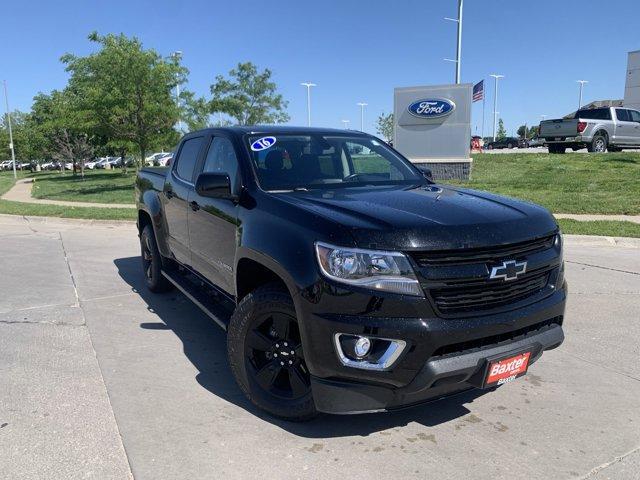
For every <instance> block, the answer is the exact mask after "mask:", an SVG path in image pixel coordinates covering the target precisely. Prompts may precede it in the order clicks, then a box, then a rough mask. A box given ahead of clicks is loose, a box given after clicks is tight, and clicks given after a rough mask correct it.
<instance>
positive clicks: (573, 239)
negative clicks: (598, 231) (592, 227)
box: [562, 234, 640, 248]
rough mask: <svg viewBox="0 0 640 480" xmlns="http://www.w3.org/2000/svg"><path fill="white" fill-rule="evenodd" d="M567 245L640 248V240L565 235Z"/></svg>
mask: <svg viewBox="0 0 640 480" xmlns="http://www.w3.org/2000/svg"><path fill="white" fill-rule="evenodd" d="M562 237H563V238H564V242H565V244H566V245H580V246H590V247H622V248H640V238H632V237H605V236H598V235H568V234H563V235H562Z"/></svg>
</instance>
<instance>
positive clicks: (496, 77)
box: [489, 73, 504, 142]
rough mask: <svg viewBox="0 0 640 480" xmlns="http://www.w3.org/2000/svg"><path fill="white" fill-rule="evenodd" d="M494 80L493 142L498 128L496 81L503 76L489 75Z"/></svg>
mask: <svg viewBox="0 0 640 480" xmlns="http://www.w3.org/2000/svg"><path fill="white" fill-rule="evenodd" d="M489 76H490V77H493V78H494V80H495V87H494V90H493V141H494V142H495V141H496V129H497V128H498V80H500V79H501V78H504V75H496V74H494V73H492V74H491V75H489Z"/></svg>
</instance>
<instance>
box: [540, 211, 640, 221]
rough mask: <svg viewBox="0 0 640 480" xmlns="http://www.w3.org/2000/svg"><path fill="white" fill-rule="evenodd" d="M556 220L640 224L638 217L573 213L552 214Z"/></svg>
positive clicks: (639, 216) (639, 217)
mask: <svg viewBox="0 0 640 480" xmlns="http://www.w3.org/2000/svg"><path fill="white" fill-rule="evenodd" d="M553 216H554V217H556V218H569V219H571V220H578V221H580V222H593V221H598V220H615V221H619V222H631V223H640V215H597V214H591V213H586V214H575V213H554V214H553Z"/></svg>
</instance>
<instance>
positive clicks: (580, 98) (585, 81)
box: [576, 80, 589, 110]
mask: <svg viewBox="0 0 640 480" xmlns="http://www.w3.org/2000/svg"><path fill="white" fill-rule="evenodd" d="M576 82H578V83H579V84H580V97H578V110H580V107H582V88H583V87H584V84H585V83H589V81H588V80H576Z"/></svg>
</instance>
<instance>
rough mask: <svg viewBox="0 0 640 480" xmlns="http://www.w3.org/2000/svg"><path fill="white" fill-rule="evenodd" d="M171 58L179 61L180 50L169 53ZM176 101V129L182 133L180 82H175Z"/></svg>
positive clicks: (180, 56) (180, 57)
mask: <svg viewBox="0 0 640 480" xmlns="http://www.w3.org/2000/svg"><path fill="white" fill-rule="evenodd" d="M171 58H173V59H174V60H175V61H176V63H180V60H181V59H182V51H181V50H176V51H175V52H172V53H171ZM176 103H177V105H178V130H179V131H180V133H182V112H181V111H180V84H179V83H176ZM142 160H143V161H144V159H142Z"/></svg>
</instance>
